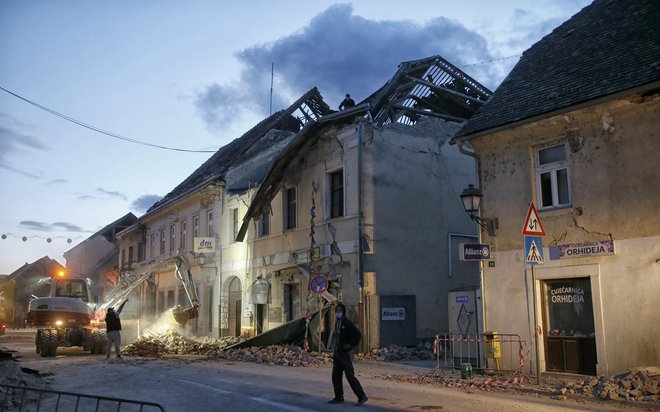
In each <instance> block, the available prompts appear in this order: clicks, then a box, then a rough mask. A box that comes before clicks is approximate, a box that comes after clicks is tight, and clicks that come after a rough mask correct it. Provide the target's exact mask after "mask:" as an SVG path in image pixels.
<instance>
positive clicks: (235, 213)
mask: <svg viewBox="0 0 660 412" xmlns="http://www.w3.org/2000/svg"><path fill="white" fill-rule="evenodd" d="M239 219H240V216H239V213H238V208H237V207H236V208H233V209H231V220H232V226H231V227H232V237H231V239H232V242H236V238H237V237H238V231H239V230H240V226H239V224H238V222H239Z"/></svg>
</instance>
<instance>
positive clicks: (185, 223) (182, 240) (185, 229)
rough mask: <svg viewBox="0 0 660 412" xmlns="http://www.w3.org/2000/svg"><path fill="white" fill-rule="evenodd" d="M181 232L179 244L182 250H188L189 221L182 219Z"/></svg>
mask: <svg viewBox="0 0 660 412" xmlns="http://www.w3.org/2000/svg"><path fill="white" fill-rule="evenodd" d="M179 230H180V232H181V238H180V239H179V245H180V247H181V250H186V237H187V236H188V221H187V220H182V221H181V227H179Z"/></svg>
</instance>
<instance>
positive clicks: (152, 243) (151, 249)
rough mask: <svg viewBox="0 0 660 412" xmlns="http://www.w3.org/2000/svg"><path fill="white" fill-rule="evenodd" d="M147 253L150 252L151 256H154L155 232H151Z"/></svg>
mask: <svg viewBox="0 0 660 412" xmlns="http://www.w3.org/2000/svg"><path fill="white" fill-rule="evenodd" d="M149 253H151V257H154V256H156V234H155V233H152V234H151V247H150V248H149Z"/></svg>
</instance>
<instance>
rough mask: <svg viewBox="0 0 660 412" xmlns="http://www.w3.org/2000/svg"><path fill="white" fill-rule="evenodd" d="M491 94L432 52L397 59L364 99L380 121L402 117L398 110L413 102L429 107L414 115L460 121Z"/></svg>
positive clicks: (413, 119) (393, 120) (384, 122)
mask: <svg viewBox="0 0 660 412" xmlns="http://www.w3.org/2000/svg"><path fill="white" fill-rule="evenodd" d="M491 94H492V92H491V91H490V90H488V89H487V88H486V87H484V86H482V85H480V84H479V83H478V82H476V81H475V80H473V79H472V78H470V77H469V76H467V75H466V74H465V73H463V72H462V71H461V70H459V69H458V68H456V67H454V66H453V65H451V64H450V63H449V62H447V61H446V60H444V59H443V58H442V57H440V56H433V57H430V58H427V59H422V60H417V61H411V62H404V63H401V64H400V65H399V69H398V70H397V73H396V74H395V75H394V76H393V77H392V79H390V81H389V82H387V83H386V84H385V85H384V86H383V87H382V88H381V89H380V90H379V91H377V92H376V93H374V94H372V95H371V96H370V97H369V98H368V99H367V100H368V101H370V102H371V103H372V106H373V107H374V113H375V115H374V122H375V123H376V124H378V125H383V124H386V123H388V122H396V121H402V117H403V116H404V113H398V111H400V110H408V108H410V107H411V106H412V105H413V104H414V103H413V102H416V104H417V105H420V106H423V107H424V108H429V109H431V110H417V111H416V112H415V113H416V114H417V116H420V115H423V116H431V115H433V114H435V115H442V116H445V117H444V118H447V116H448V117H450V118H459V119H461V121H463V120H465V119H466V118H467V117H469V116H470V115H471V114H473V113H474V112H475V111H476V110H477V109H478V108H479V107H480V106H481V105H483V104H484V103H485V102H486V101H487V100H488V99H489V98H490V96H491ZM422 99H424V100H422ZM434 100H435V101H436V102H435V104H433V101H434ZM437 100H446V104H442V105H439V104H438V102H437ZM410 112H411V113H412V111H410ZM442 116H436V117H442ZM409 119H410V120H411V121H412V123H414V122H415V121H416V119H415V117H409ZM406 123H408V122H406Z"/></svg>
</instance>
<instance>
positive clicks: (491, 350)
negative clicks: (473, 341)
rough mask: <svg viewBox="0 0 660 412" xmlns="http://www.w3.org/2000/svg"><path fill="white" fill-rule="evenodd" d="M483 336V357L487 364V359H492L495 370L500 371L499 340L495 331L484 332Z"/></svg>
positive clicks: (500, 354)
mask: <svg viewBox="0 0 660 412" xmlns="http://www.w3.org/2000/svg"><path fill="white" fill-rule="evenodd" d="M483 336H484V341H485V342H484V357H485V358H486V363H487V364H488V359H493V361H494V363H495V370H499V369H500V358H501V357H502V349H501V347H500V338H499V337H498V336H497V331H496V330H491V331H486V332H484V333H483Z"/></svg>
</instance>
